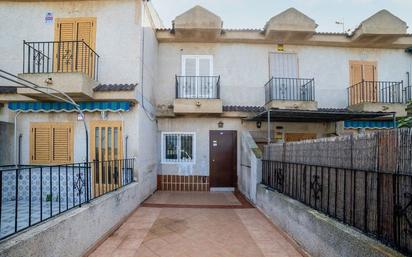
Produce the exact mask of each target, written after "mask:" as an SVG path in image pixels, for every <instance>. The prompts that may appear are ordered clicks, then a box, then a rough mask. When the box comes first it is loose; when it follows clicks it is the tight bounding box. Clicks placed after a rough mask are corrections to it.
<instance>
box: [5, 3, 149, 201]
mask: <svg viewBox="0 0 412 257" xmlns="http://www.w3.org/2000/svg"><path fill="white" fill-rule="evenodd" d="M143 7H144V5H143V4H142V1H141V0H123V1H115V0H106V1H46V2H44V1H37V2H36V3H32V2H23V1H20V2H0V22H1V24H2V33H4V34H7V35H9V36H8V40H3V41H2V42H0V49H2V51H3V52H4V53H5V55H3V56H2V58H1V59H0V67H2V68H4V69H5V70H7V71H9V72H11V73H13V74H18V73H21V72H22V66H23V56H22V55H23V54H22V46H23V40H26V41H35V42H37V41H53V40H54V29H55V27H54V26H55V23H54V22H53V23H52V24H47V23H46V22H45V16H46V14H47V13H49V12H51V13H52V14H53V17H54V19H56V18H70V17H96V48H95V51H96V52H97V53H98V54H99V55H100V62H99V81H98V82H99V83H106V84H108V83H125V84H132V83H133V84H134V83H137V84H138V87H136V89H135V92H134V94H135V97H136V99H134V100H137V102H138V104H137V105H136V106H135V107H133V108H132V110H131V111H130V112H127V113H109V114H108V120H123V121H124V125H123V136H124V138H123V145H124V146H126V138H127V141H128V149H127V153H128V155H127V157H128V158H130V157H136V165H135V174H134V175H135V178H136V179H137V180H139V181H140V182H142V184H141V187H140V189H141V190H143V192H145V195H149V194H150V193H151V192H153V191H154V189H155V188H156V171H157V145H156V143H155V142H156V137H157V132H156V131H157V127H156V122H155V120H154V119H153V117H154V108H153V100H154V99H153V88H154V86H155V84H156V79H157V75H156V74H157V70H156V66H157V39H156V37H155V31H154V28H153V26H154V25H153V23H152V22H151V20H150V13H149V12H148V11H147V10H146V9H147V8H143ZM15 17H25V18H24V19H21V20H20V21H19V22H15ZM111 93H112V94H116V92H111ZM114 98H115V97H114ZM119 99H120V98H119ZM2 109H3V110H2ZM6 109H7V106H5V107H4V108H1V109H0V118H1V119H2V120H5V119H9V120H13V118H14V113H13V112H9V111H8V110H7V111H5V110H6ZM9 113H10V114H9ZM85 116H86V118H85V120H86V122H87V124H88V125H89V122H90V121H91V120H100V119H101V114H100V112H95V113H86V114H85ZM30 122H73V123H74V124H75V132H74V135H75V138H74V162H82V161H84V160H85V159H86V158H85V157H86V156H85V144H86V140H85V132H84V127H83V122H81V121H77V114H76V113H24V114H21V115H20V116H19V118H18V122H17V126H18V133H21V134H22V135H23V138H22V149H21V156H22V164H28V163H29V162H30V156H29V149H30V148H29V147H30V145H29V140H30V131H29V128H30ZM89 141H90V138H89ZM89 151H90V149H89ZM123 152H124V153H126V150H124V151H123ZM125 157H126V156H125ZM89 159H90V158H89ZM145 182H147V183H145Z"/></svg>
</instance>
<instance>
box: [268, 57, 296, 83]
mask: <svg viewBox="0 0 412 257" xmlns="http://www.w3.org/2000/svg"><path fill="white" fill-rule="evenodd" d="M269 76H270V78H272V77H275V78H298V77H299V64H298V55H297V54H295V53H270V54H269Z"/></svg>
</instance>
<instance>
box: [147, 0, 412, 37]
mask: <svg viewBox="0 0 412 257" xmlns="http://www.w3.org/2000/svg"><path fill="white" fill-rule="evenodd" d="M151 2H152V4H153V6H154V7H155V9H156V10H157V12H158V13H159V15H160V17H161V19H162V21H163V24H164V26H165V27H166V28H170V27H172V20H173V19H174V18H175V17H176V16H177V15H179V14H181V13H183V12H184V11H186V10H188V9H190V8H191V7H193V6H195V5H201V6H203V7H205V8H206V9H209V10H210V11H212V12H214V13H215V14H217V15H219V16H220V17H221V18H222V20H223V27H224V28H263V27H264V25H265V23H266V22H267V21H268V20H269V19H270V18H271V17H273V16H275V15H276V14H278V13H280V12H282V11H284V10H286V9H288V8H290V7H294V8H296V9H298V10H299V11H301V12H303V13H304V14H306V15H308V16H309V17H311V18H312V19H314V20H315V21H316V23H317V24H318V25H319V26H318V28H317V31H318V32H343V26H342V25H337V24H336V23H335V22H336V21H340V22H342V21H344V24H345V30H348V29H352V30H353V29H354V28H356V26H357V25H358V24H359V23H360V22H362V21H363V20H365V19H366V18H368V17H369V16H371V15H373V14H374V13H376V12H378V11H379V10H382V9H387V10H388V11H390V12H392V13H393V14H394V15H396V16H398V17H399V18H401V19H402V20H404V21H405V22H406V23H407V24H408V25H410V26H412V0H254V1H250V0H151ZM408 32H409V33H412V29H411V28H409V29H408Z"/></svg>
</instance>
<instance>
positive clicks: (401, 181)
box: [262, 160, 412, 254]
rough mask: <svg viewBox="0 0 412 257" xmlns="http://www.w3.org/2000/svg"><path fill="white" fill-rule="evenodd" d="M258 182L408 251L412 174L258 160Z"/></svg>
mask: <svg viewBox="0 0 412 257" xmlns="http://www.w3.org/2000/svg"><path fill="white" fill-rule="evenodd" d="M262 183H263V184H264V185H266V186H268V188H271V189H274V190H276V191H278V192H280V193H283V194H285V195H287V196H289V197H291V198H294V199H296V200H298V201H300V202H302V203H304V204H306V205H308V206H310V207H312V208H314V209H316V210H318V211H320V212H323V213H325V214H327V215H329V216H331V217H333V218H335V219H337V220H339V221H341V222H343V223H345V224H348V225H351V226H353V227H355V228H357V229H359V230H361V231H362V232H364V233H365V234H368V235H371V236H373V237H375V238H377V239H379V240H381V241H382V242H384V243H387V244H388V245H390V246H393V247H394V248H397V249H399V250H401V251H403V252H405V253H408V254H412V237H411V231H412V223H411V220H410V219H411V216H412V174H397V173H385V172H376V171H366V170H357V169H346V168H337V167H327V166H317V165H308V164H301V163H289V162H278V161H270V160H264V161H263V174H262Z"/></svg>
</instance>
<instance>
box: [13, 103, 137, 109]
mask: <svg viewBox="0 0 412 257" xmlns="http://www.w3.org/2000/svg"><path fill="white" fill-rule="evenodd" d="M77 104H79V105H80V109H81V110H82V111H85V112H96V111H109V112H124V111H129V110H130V107H131V103H130V102H126V101H122V102H79V103H77ZM8 107H9V109H10V110H12V111H21V112H75V111H76V109H75V108H74V107H73V105H71V104H69V103H64V102H9V103H8Z"/></svg>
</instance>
